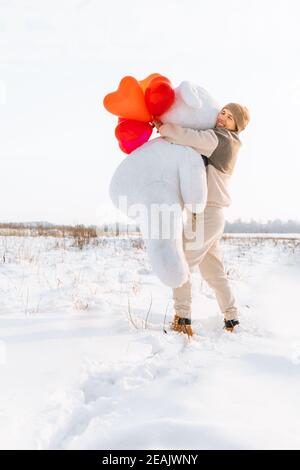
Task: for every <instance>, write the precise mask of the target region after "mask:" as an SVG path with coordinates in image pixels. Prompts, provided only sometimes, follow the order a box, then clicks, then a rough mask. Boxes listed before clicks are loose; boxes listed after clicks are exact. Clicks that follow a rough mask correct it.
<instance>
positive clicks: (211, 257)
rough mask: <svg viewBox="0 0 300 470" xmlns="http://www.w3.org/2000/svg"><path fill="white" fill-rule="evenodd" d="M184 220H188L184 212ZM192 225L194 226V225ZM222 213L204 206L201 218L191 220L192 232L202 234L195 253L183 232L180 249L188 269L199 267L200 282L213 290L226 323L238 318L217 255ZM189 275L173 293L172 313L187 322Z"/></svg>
mask: <svg viewBox="0 0 300 470" xmlns="http://www.w3.org/2000/svg"><path fill="white" fill-rule="evenodd" d="M188 218H192V214H191V212H188ZM195 224H196V225H195ZM224 225H225V219H224V213H223V209H222V208H218V207H212V206H206V208H205V210H204V213H203V214H202V215H200V216H199V215H197V218H196V219H193V230H194V231H195V232H196V233H197V232H198V233H199V231H201V232H202V235H203V236H202V240H201V243H200V244H199V247H198V248H197V249H194V246H195V245H194V246H193V247H192V249H191V245H190V243H191V240H192V239H191V238H189V237H190V235H189V234H188V232H186V233H187V235H186V236H185V232H183V248H184V253H185V257H186V260H187V262H188V265H189V267H190V268H192V267H194V266H199V270H200V273H201V275H202V277H203V279H204V280H205V281H206V282H207V283H208V285H209V286H210V287H211V288H212V289H213V290H214V292H215V295H216V298H217V301H218V304H219V307H220V310H221V312H222V313H223V314H224V317H225V319H226V320H234V319H237V318H238V311H237V308H236V304H235V298H234V295H233V292H232V289H231V287H230V283H229V281H228V279H227V275H226V272H225V269H224V265H223V262H222V257H221V252H220V246H219V245H220V239H221V237H222V234H223V232H224ZM191 293H192V282H191V274H190V275H189V279H188V281H187V282H186V283H185V284H183V285H182V286H181V287H177V288H176V289H173V300H174V310H175V312H176V313H177V315H179V316H180V317H184V318H191V306H192V295H191Z"/></svg>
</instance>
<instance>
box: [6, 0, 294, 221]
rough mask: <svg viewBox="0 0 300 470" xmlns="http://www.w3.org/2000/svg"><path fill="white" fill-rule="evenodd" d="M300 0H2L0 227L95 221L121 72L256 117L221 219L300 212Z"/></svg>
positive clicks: (104, 206) (103, 195)
mask: <svg viewBox="0 0 300 470" xmlns="http://www.w3.org/2000/svg"><path fill="white" fill-rule="evenodd" d="M299 13H300V3H299V1H297V0H285V1H279V0H270V1H267V0H264V1H261V0H248V1H245V0H243V1H241V0H225V1H224V0H215V1H214V2H211V1H206V2H203V1H202V2H200V1H199V0H184V1H180V0H160V1H158V0H151V1H145V0H127V1H126V2H125V1H121V0H108V1H106V2H104V1H102V0H23V1H22V0H0V158H1V180H0V221H29V220H31V221H32V220H48V221H50V222H57V223H87V224H89V223H91V224H94V223H95V224H97V223H101V222H102V221H103V217H105V214H107V213H108V214H110V217H113V216H114V215H115V211H114V209H113V206H112V205H111V203H110V200H109V196H108V186H109V182H110V178H111V176H112V173H113V171H114V169H115V168H116V166H117V165H118V164H119V162H120V161H121V159H123V158H127V157H126V156H125V154H123V153H122V152H121V151H120V150H119V148H118V145H117V142H116V140H115V137H114V128H115V126H116V117H114V116H112V115H110V114H109V113H107V112H106V111H105V110H104V108H103V106H102V99H103V97H104V96H105V95H106V94H107V93H109V92H110V91H113V90H114V89H116V87H117V86H118V83H119V81H120V79H121V78H122V77H124V76H125V75H133V76H135V77H136V78H137V79H139V80H141V79H143V78H145V77H146V76H148V75H149V74H150V73H153V72H158V73H161V74H163V75H165V76H167V77H169V78H170V80H171V81H172V83H173V85H174V86H177V85H179V83H180V82H181V81H182V80H191V81H194V82H196V83H198V84H199V85H202V86H204V87H205V88H207V89H208V90H209V91H210V92H211V93H212V94H213V95H214V96H215V98H216V99H217V100H218V101H219V102H220V103H221V104H225V103H227V102H229V101H236V102H241V103H242V104H245V105H246V106H247V107H248V108H249V109H250V112H251V116H252V121H251V124H250V125H249V126H248V128H247V130H245V131H244V132H243V133H241V139H242V141H243V147H242V150H241V151H240V153H239V160H238V164H237V167H236V170H235V173H234V176H233V178H232V205H231V207H230V208H229V209H227V210H226V218H227V219H228V220H233V219H235V218H237V217H241V218H243V219H245V220H248V219H250V218H256V219H260V220H266V219H273V218H282V219H284V220H286V219H289V218H292V219H298V220H299V219H300V213H299V201H300V181H299V175H300V150H299V104H300V65H299V56H300V32H299V25H298V21H299Z"/></svg>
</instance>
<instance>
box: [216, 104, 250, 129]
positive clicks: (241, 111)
mask: <svg viewBox="0 0 300 470" xmlns="http://www.w3.org/2000/svg"><path fill="white" fill-rule="evenodd" d="M224 108H227V109H229V111H230V112H231V113H232V115H233V119H234V120H235V123H236V127H237V131H238V132H241V131H243V130H244V129H245V127H246V126H247V124H248V123H249V121H250V113H249V110H248V109H247V108H246V106H242V105H241V104H238V103H228V104H226V106H223V108H222V109H224Z"/></svg>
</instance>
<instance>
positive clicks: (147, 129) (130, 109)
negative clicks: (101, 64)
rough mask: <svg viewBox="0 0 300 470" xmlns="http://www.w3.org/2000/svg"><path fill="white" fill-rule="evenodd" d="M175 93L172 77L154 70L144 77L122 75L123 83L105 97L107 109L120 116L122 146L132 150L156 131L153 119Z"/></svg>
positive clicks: (118, 134)
mask: <svg viewBox="0 0 300 470" xmlns="http://www.w3.org/2000/svg"><path fill="white" fill-rule="evenodd" d="M174 99H175V93H174V90H173V88H172V85H171V82H170V80H169V79H168V78H166V77H163V76H162V75H160V74H159V73H153V74H151V75H149V76H148V77H147V78H145V79H144V80H141V81H138V80H136V79H135V78H134V77H131V76H127V77H124V78H122V80H121V81H120V84H119V87H118V89H117V90H116V91H114V92H113V93H109V94H108V95H106V96H105V97H104V100H103V105H104V107H105V109H107V111H109V112H110V113H112V114H115V115H116V116H118V125H117V127H116V129H115V136H116V138H117V140H118V143H119V147H120V149H121V150H122V151H123V152H125V153H127V154H129V153H131V152H132V151H133V150H135V149H136V148H138V147H140V146H141V145H142V144H143V143H145V142H147V141H148V140H149V138H150V136H151V134H152V130H153V125H152V124H151V122H152V121H153V120H154V119H157V118H158V117H159V116H160V115H161V114H163V113H164V112H165V111H167V110H168V109H169V108H170V106H171V105H172V104H173V102H174Z"/></svg>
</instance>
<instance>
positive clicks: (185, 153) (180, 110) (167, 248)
mask: <svg viewBox="0 0 300 470" xmlns="http://www.w3.org/2000/svg"><path fill="white" fill-rule="evenodd" d="M174 91H175V101H174V103H173V105H172V106H171V107H170V108H169V110H168V111H167V112H165V113H164V114H162V115H161V116H160V120H161V121H162V122H163V123H164V124H165V123H173V124H178V125H180V126H182V127H187V128H192V129H198V130H200V129H201V130H205V129H211V128H213V127H214V126H215V123H216V118H217V114H218V112H219V110H220V107H219V105H218V104H217V102H216V101H215V100H214V99H213V98H212V97H211V96H210V94H209V93H208V92H207V91H206V90H205V89H204V88H202V87H200V86H198V85H195V84H193V83H191V82H187V81H184V82H182V83H181V84H180V85H179V87H177V88H175V90H174ZM109 193H110V197H111V199H112V201H113V203H114V205H115V206H116V207H117V208H118V209H119V210H121V211H122V212H123V213H125V214H126V215H127V216H129V217H130V218H132V219H134V220H135V221H136V222H137V223H138V225H140V229H141V232H142V235H143V237H144V240H145V243H146V248H147V251H148V256H149V259H150V262H151V265H152V269H153V272H154V273H155V274H156V275H157V276H158V277H159V279H160V280H161V281H162V282H163V283H164V284H166V285H167V286H169V287H172V288H175V287H180V286H181V285H182V284H184V283H185V282H186V281H187V279H188V274H189V267H188V265H187V262H186V259H185V256H184V252H183V243H182V231H183V224H184V217H183V210H184V208H187V209H188V210H189V211H191V212H196V213H201V212H202V211H203V210H204V207H205V205H206V199H207V183H206V171H205V165H204V162H203V159H202V158H201V155H200V154H199V153H198V152H197V151H196V150H194V149H193V148H191V147H187V146H183V145H176V144H173V143H171V142H167V141H166V140H164V139H163V138H162V137H157V138H154V139H152V140H150V141H148V142H146V143H144V144H143V145H142V146H141V147H139V148H138V149H136V150H134V151H133V152H132V153H131V154H130V155H129V156H127V157H126V158H125V159H124V160H123V161H122V162H121V164H120V165H119V166H118V167H117V169H116V171H115V173H114V175H113V177H112V180H111V183H110V187H109Z"/></svg>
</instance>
